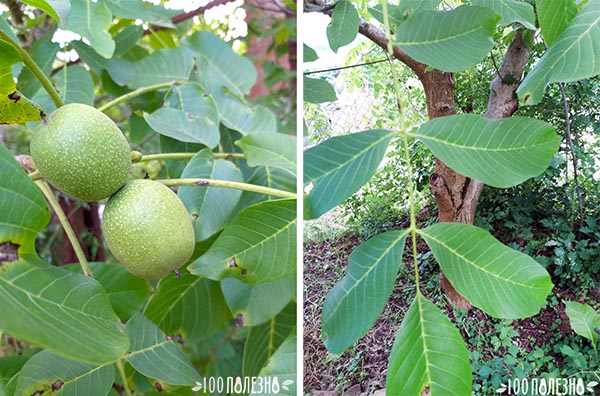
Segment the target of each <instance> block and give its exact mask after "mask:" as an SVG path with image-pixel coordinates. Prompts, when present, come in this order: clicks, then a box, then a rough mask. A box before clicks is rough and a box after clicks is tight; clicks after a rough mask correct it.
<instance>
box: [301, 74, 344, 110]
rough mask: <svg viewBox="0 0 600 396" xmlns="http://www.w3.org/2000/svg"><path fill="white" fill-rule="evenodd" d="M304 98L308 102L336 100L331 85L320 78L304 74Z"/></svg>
mask: <svg viewBox="0 0 600 396" xmlns="http://www.w3.org/2000/svg"><path fill="white" fill-rule="evenodd" d="M304 100H305V101H306V102H308V103H323V102H331V101H334V100H337V96H336V94H335V90H334V89H333V86H332V85H331V84H330V83H328V82H327V81H326V80H323V79H321V78H310V77H306V76H304Z"/></svg>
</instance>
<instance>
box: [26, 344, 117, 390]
mask: <svg viewBox="0 0 600 396" xmlns="http://www.w3.org/2000/svg"><path fill="white" fill-rule="evenodd" d="M114 379H115V369H114V366H113V365H112V364H105V365H102V366H98V365H93V364H87V363H81V362H78V361H75V360H71V359H67V358H65V357H62V356H60V355H57V354H55V353H53V352H50V351H47V350H46V351H41V352H39V353H38V354H36V355H35V356H33V357H32V358H31V359H29V360H28V361H27V363H26V364H25V366H23V369H22V370H21V373H20V374H19V378H18V380H17V391H16V393H15V396H16V395H19V396H21V395H23V396H25V395H27V396H29V395H35V394H36V392H38V394H40V395H42V394H56V393H54V389H56V390H59V391H60V393H58V394H60V395H97V396H106V395H108V392H110V390H111V389H112V385H113V383H114Z"/></svg>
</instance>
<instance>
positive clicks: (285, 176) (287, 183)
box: [234, 167, 296, 213]
mask: <svg viewBox="0 0 600 396" xmlns="http://www.w3.org/2000/svg"><path fill="white" fill-rule="evenodd" d="M247 182H248V183H250V184H254V185H257V186H265V187H271V188H276V189H278V190H283V191H289V192H296V177H295V176H292V175H290V173H289V172H288V171H285V170H283V169H279V168H267V167H259V168H257V169H256V170H255V171H254V173H253V174H252V176H250V178H249V179H248V180H247ZM269 199H276V197H272V196H269V195H265V194H262V193H255V192H251V191H244V192H243V193H242V196H241V197H240V200H239V202H238V205H237V207H236V209H235V210H234V213H237V212H239V211H240V210H242V209H244V208H247V207H248V206H251V205H254V204H256V203H258V202H262V201H267V200H269Z"/></svg>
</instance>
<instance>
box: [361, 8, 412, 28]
mask: <svg viewBox="0 0 600 396" xmlns="http://www.w3.org/2000/svg"><path fill="white" fill-rule="evenodd" d="M404 3H405V2H404V1H403V2H401V3H400V5H395V4H388V6H387V9H388V20H389V23H390V27H391V28H392V31H395V30H396V28H397V27H398V26H400V24H401V23H402V22H404V15H405V12H406V7H405V6H404ZM369 13H370V14H371V15H373V18H375V19H377V20H378V21H379V23H381V24H384V19H383V6H382V5H381V4H377V5H376V6H375V7H369Z"/></svg>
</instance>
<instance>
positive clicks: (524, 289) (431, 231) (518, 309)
mask: <svg viewBox="0 0 600 396" xmlns="http://www.w3.org/2000/svg"><path fill="white" fill-rule="evenodd" d="M419 233H420V234H421V236H422V237H423V239H425V242H427V245H428V246H429V247H430V248H431V251H432V252H433V255H434V256H435V258H436V260H437V261H438V263H439V264H440V267H441V269H442V271H443V272H444V275H446V277H447V278H448V280H449V281H450V283H452V285H453V286H454V288H455V289H456V290H457V291H458V292H459V293H460V294H461V295H463V296H464V297H466V298H467V300H469V301H470V302H471V303H472V304H473V305H475V306H476V307H478V308H481V309H482V310H483V311H485V312H486V313H487V314H489V315H491V316H493V317H495V318H505V319H519V318H526V317H529V316H532V315H535V314H536V313H538V311H539V310H540V308H541V307H542V305H543V304H544V301H546V297H548V294H550V291H551V290H552V281H551V279H550V275H549V274H548V272H547V271H546V270H545V269H544V267H542V266H541V265H540V264H538V263H537V262H536V261H535V260H534V259H532V258H531V257H529V256H528V255H526V254H524V253H521V252H519V251H517V250H514V249H511V248H509V247H508V246H505V245H503V244H502V243H501V242H499V241H498V240H497V239H496V238H494V237H493V236H492V235H490V233H489V232H487V231H485V230H483V229H481V228H479V227H475V226H472V225H469V224H459V223H438V224H434V225H432V226H429V227H427V228H424V229H422V230H419Z"/></svg>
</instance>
